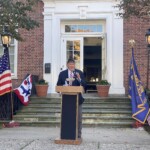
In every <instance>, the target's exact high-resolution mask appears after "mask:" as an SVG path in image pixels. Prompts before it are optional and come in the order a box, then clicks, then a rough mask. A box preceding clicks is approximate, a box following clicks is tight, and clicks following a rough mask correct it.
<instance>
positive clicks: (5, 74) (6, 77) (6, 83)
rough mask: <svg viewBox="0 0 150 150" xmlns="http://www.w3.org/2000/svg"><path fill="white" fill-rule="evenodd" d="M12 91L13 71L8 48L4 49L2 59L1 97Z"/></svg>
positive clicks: (0, 61)
mask: <svg viewBox="0 0 150 150" xmlns="http://www.w3.org/2000/svg"><path fill="white" fill-rule="evenodd" d="M11 90H12V81H11V70H10V64H9V53H8V48H5V49H4V54H3V55H2V57H0V95H4V94H5V93H8V92H10V91H11Z"/></svg>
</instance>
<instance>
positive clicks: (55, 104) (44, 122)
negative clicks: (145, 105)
mask: <svg viewBox="0 0 150 150" xmlns="http://www.w3.org/2000/svg"><path fill="white" fill-rule="evenodd" d="M82 106H83V109H82V112H83V120H82V122H83V126H100V127H131V126H132V124H133V122H134V120H133V119H132V117H131V104H130V100H129V99H128V98H127V97H108V98H99V97H86V98H85V102H84V104H83V105H82ZM60 115H61V98H38V97H32V98H31V101H30V103H29V105H28V106H24V107H23V108H22V109H21V110H19V111H18V112H17V115H15V116H14V120H15V121H18V122H19V123H20V124H21V126H60ZM2 122H3V121H1V122H0V123H2Z"/></svg>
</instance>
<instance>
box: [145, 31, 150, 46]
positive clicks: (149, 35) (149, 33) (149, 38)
mask: <svg viewBox="0 0 150 150" xmlns="http://www.w3.org/2000/svg"><path fill="white" fill-rule="evenodd" d="M145 37H146V42H147V47H150V29H148V30H147V33H146V34H145Z"/></svg>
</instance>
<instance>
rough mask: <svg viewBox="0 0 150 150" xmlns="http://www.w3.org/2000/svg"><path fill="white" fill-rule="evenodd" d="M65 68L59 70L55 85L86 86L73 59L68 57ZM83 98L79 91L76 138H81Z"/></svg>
mask: <svg viewBox="0 0 150 150" xmlns="http://www.w3.org/2000/svg"><path fill="white" fill-rule="evenodd" d="M67 68H68V69H66V70H64V71H62V72H60V74H59V77H58V81H57V86H63V85H69V86H83V87H84V89H85V88H86V82H85V79H84V74H83V72H82V71H81V70H78V69H75V61H74V59H68V61H67ZM68 78H70V79H71V78H74V80H72V81H69V82H68V80H67V79H68ZM83 102H84V98H83V97H82V95H81V93H80V94H79V112H78V138H81V133H82V132H81V130H82V103H83Z"/></svg>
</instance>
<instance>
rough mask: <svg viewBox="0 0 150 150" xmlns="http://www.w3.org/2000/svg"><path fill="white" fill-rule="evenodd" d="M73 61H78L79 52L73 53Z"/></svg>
mask: <svg viewBox="0 0 150 150" xmlns="http://www.w3.org/2000/svg"><path fill="white" fill-rule="evenodd" d="M74 60H80V52H79V51H74Z"/></svg>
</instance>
